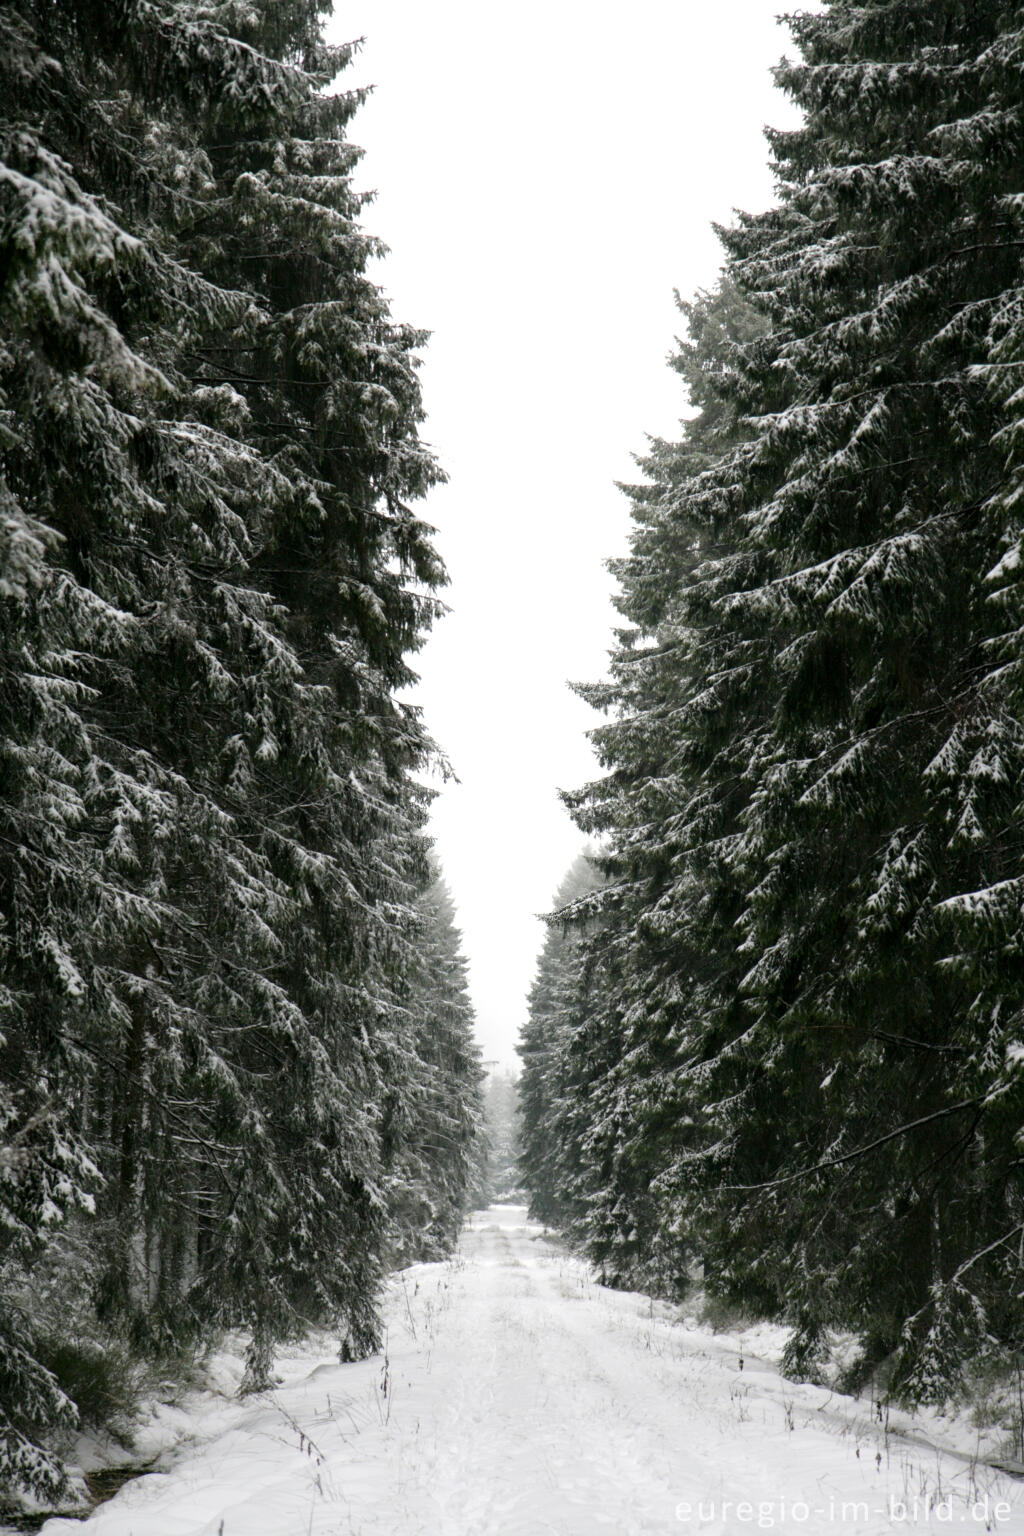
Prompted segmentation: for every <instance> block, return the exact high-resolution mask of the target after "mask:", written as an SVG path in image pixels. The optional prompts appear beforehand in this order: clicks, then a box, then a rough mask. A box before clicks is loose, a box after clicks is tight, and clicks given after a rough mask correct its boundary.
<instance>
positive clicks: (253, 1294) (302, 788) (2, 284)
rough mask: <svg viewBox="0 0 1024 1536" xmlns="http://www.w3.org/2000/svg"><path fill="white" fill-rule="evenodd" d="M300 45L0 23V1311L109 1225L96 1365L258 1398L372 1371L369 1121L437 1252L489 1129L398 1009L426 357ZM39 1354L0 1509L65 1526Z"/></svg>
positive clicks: (19, 1384)
mask: <svg viewBox="0 0 1024 1536" xmlns="http://www.w3.org/2000/svg"><path fill="white" fill-rule="evenodd" d="M322 13H323V7H322V6H321V5H320V4H319V3H317V0H289V3H288V4H287V5H281V4H278V3H270V0H257V3H255V4H250V5H246V6H244V7H238V6H233V5H227V6H222V5H217V6H213V7H210V6H205V5H198V4H196V5H191V4H178V3H170V0H129V3H126V4H124V5H119V6H116V7H109V6H103V5H97V4H95V3H93V0H73V3H70V4H67V5H61V6H58V7H54V6H53V5H50V4H47V3H43V0H15V3H14V4H13V5H11V6H8V7H6V8H5V9H4V12H3V14H2V16H0V100H2V102H3V107H2V109H0V591H2V595H3V597H4V604H3V611H2V614H0V648H2V654H3V661H2V665H0V820H2V833H3V836H2V839H0V911H2V914H3V918H2V926H0V1008H2V1016H0V1028H2V1041H0V1047H2V1052H3V1057H2V1087H0V1310H2V1297H3V1295H4V1294H13V1292H14V1291H18V1292H19V1294H20V1291H21V1289H22V1288H23V1284H24V1278H25V1275H26V1273H31V1271H32V1269H33V1266H39V1265H41V1264H45V1263H46V1260H47V1255H48V1254H49V1253H50V1252H51V1251H52V1248H53V1234H54V1233H55V1232H56V1231H57V1230H59V1228H60V1224H61V1222H62V1221H63V1220H65V1219H66V1218H67V1216H68V1215H69V1213H72V1212H75V1211H76V1210H77V1211H84V1212H87V1213H88V1212H92V1211H95V1220H94V1221H93V1222H92V1223H91V1224H90V1226H89V1232H90V1237H89V1240H88V1267H89V1273H90V1282H91V1284H92V1285H93V1290H94V1299H95V1307H96V1313H97V1317H98V1320H99V1323H100V1325H102V1327H105V1328H106V1329H108V1330H110V1331H113V1332H116V1333H117V1334H118V1335H119V1336H120V1337H122V1338H124V1339H125V1340H126V1341H127V1342H128V1343H129V1344H130V1346H131V1347H132V1348H133V1349H135V1350H137V1351H141V1352H143V1353H148V1354H162V1353H166V1352H167V1351H173V1350H174V1349H176V1348H178V1347H179V1346H180V1345H181V1344H182V1343H183V1342H184V1341H187V1340H190V1339H202V1338H205V1337H208V1336H209V1335H210V1333H211V1331H212V1330H215V1329H217V1328H218V1327H221V1326H223V1325H225V1324H229V1325H242V1326H246V1327H248V1328H249V1330H250V1332H251V1337H252V1347H251V1351H250V1358H249V1362H248V1366H249V1368H248V1373H247V1385H248V1386H249V1387H253V1388H258V1387H260V1386H262V1385H264V1384H265V1383H266V1381H267V1379H268V1374H269V1370H270V1363H271V1359H272V1353H273V1347H274V1344H275V1342H276V1341H277V1340H279V1339H281V1338H284V1337H289V1336H294V1335H295V1334H296V1333H298V1332H300V1331H301V1330H303V1329H304V1328H306V1327H308V1326H309V1324H311V1323H318V1324H331V1325H334V1326H336V1327H337V1328H338V1330H339V1333H340V1334H341V1337H342V1340H343V1348H344V1349H345V1351H346V1352H347V1353H348V1354H349V1355H359V1354H363V1353H365V1352H366V1351H368V1350H371V1349H373V1348H374V1347H375V1344H376V1340H377V1332H378V1328H377V1317H376V1294H377V1289H378V1284H379V1280H380V1277H381V1275H382V1272H383V1269H384V1266H385V1264H386V1262H387V1260H388V1257H389V1254H390V1253H391V1251H392V1246H393V1240H392V1235H391V1232H390V1229H389V1228H390V1215H389V1191H390V1188H391V1180H392V1176H393V1168H394V1159H395V1155H396V1154H395V1137H394V1132H393V1126H394V1123H395V1122H396V1121H402V1122H403V1123H404V1126H405V1128H404V1129H403V1132H402V1144H403V1145H404V1146H405V1147H406V1148H408V1147H411V1146H414V1145H416V1144H417V1138H420V1139H421V1140H422V1138H423V1137H424V1136H425V1135H426V1134H427V1133H426V1130H425V1129H424V1127H423V1126H421V1125H420V1124H419V1117H420V1115H421V1114H422V1115H423V1116H424V1117H425V1118H426V1119H427V1120H430V1121H431V1123H432V1124H435V1125H436V1123H437V1121H438V1116H439V1114H441V1110H440V1108H439V1104H438V1099H439V1096H440V1094H441V1093H442V1090H443V1094H444V1095H445V1108H444V1114H445V1115H447V1116H448V1117H449V1118H450V1119H451V1121H452V1123H453V1124H456V1125H457V1126H458V1135H457V1136H456V1138H455V1143H456V1144H455V1146H454V1148H453V1149H452V1152H451V1156H452V1164H453V1169H454V1171H453V1172H452V1173H451V1175H450V1188H449V1190H448V1194H447V1196H446V1197H445V1199H446V1201H447V1203H445V1201H444V1200H442V1201H441V1202H440V1205H438V1208H437V1209H436V1210H435V1209H434V1206H435V1204H437V1202H436V1201H435V1194H436V1188H435V1186H437V1185H444V1184H445V1181H446V1180H449V1174H448V1173H447V1172H446V1171H442V1164H443V1161H444V1157H445V1156H447V1153H446V1154H441V1153H440V1152H432V1153H431V1155H430V1157H427V1158H425V1159H423V1160H421V1161H422V1163H423V1167H418V1168H413V1169H411V1170H410V1175H409V1176H410V1178H413V1179H415V1178H417V1177H419V1175H420V1173H424V1176H425V1177H427V1178H428V1181H433V1182H432V1184H431V1193H430V1194H429V1196H428V1197H427V1204H428V1205H429V1206H430V1208H431V1216H430V1220H431V1221H433V1222H434V1223H435V1225H436V1228H437V1232H436V1234H435V1235H436V1240H437V1241H438V1242H440V1241H447V1240H449V1239H450V1236H451V1231H452V1228H453V1225H454V1223H455V1221H456V1214H455V1213H456V1210H457V1208H458V1202H459V1198H460V1197H459V1191H460V1189H461V1183H460V1180H461V1179H462V1177H463V1175H462V1174H461V1173H460V1172H459V1169H460V1168H461V1166H462V1163H463V1162H464V1158H465V1154H464V1150H463V1148H462V1144H461V1141H460V1140H459V1138H460V1137H462V1136H463V1134H464V1133H465V1134H468V1130H467V1129H466V1128H467V1126H468V1125H469V1123H470V1121H471V1120H472V1103H473V1096H474V1093H475V1072H476V1068H475V1066H474V1064H473V1061H472V1052H471V1050H470V1049H469V1048H468V1046H467V1045H466V1043H465V1041H464V1040H463V1039H462V1036H461V1035H460V1034H459V1031H460V1030H461V1031H462V1032H463V1034H464V1033H465V1030H466V1028H467V1027H468V1025H467V1018H466V1014H465V1004H464V999H463V998H461V997H460V995H459V992H458V988H459V983H458V978H457V976H455V975H454V973H452V974H450V975H448V976H446V977H441V976H438V977H437V978H436V990H437V997H438V999H440V998H441V996H442V994H443V993H444V989H445V987H446V986H449V985H450V986H451V987H453V988H454V993H453V994H452V996H451V997H450V998H449V997H448V994H444V997H445V1006H447V1005H448V1003H449V1002H450V1004H451V1007H452V1008H454V1009H455V1012H456V1014H457V1015H458V1017H457V1021H456V1022H450V1023H449V1026H447V1028H448V1035H447V1037H446V1038H447V1041H448V1044H447V1045H446V1046H442V1044H441V1039H440V1032H438V1033H437V1034H434V1033H433V1024H432V1020H431V1018H428V1017H427V1012H426V1011H425V1010H426V1009H427V1005H426V1003H425V1002H424V1004H423V1006H422V1007H421V1008H420V1012H419V1013H418V1014H417V1012H416V1010H415V1009H410V1007H409V996H410V989H411V988H414V985H415V984H414V983H413V981H412V980H411V977H412V973H413V971H414V970H415V968H416V967H417V966H419V965H420V964H421V960H420V950H419V946H420V944H421V941H423V938H424V926H423V922H422V919H421V917H420V916H419V915H418V914H417V911H416V909H415V903H416V900H417V897H418V896H419V894H420V893H421V891H422V890H423V888H424V885H425V884H426V882H427V879H428V874H427V865H426V843H425V839H424V837H423V832H422V826H423V820H424V815H425V807H424V797H423V793H422V791H421V790H419V789H418V788H417V787H416V785H415V782H414V779H413V777H412V775H413V773H414V771H415V770H416V769H418V768H420V767H422V766H423V764H424V763H425V762H426V760H427V758H428V756H429V754H430V752H431V750H432V749H431V746H430V743H429V741H428V739H427V737H426V734H425V732H424V729H423V727H422V725H421V723H420V721H419V718H418V715H417V712H416V711H415V710H414V709H412V708H411V707H410V706H408V705H406V704H404V703H402V702H400V701H399V698H398V693H399V691H400V690H401V689H402V687H403V686H404V685H406V684H407V683H408V682H409V681H410V680H411V678H412V673H411V671H410V669H409V656H410V654H411V653H412V652H414V651H415V649H416V648H417V646H418V645H419V644H420V643H421V641H422V639H423V636H424V634H425V632H426V630H427V628H428V627H429V625H430V623H431V621H432V619H433V616H434V614H435V612H436V608H437V604H436V599H435V598H434V596H433V595H432V594H433V591H434V589H435V588H436V587H437V586H438V585H439V584H440V583H441V582H442V581H443V580H444V572H443V569H442V567H441V565H440V562H439V560H438V558H437V556H436V554H435V552H434V550H433V548H432V545H431V542H430V532H431V531H430V530H429V529H428V528H427V527H426V525H425V524H424V523H423V522H422V520H420V519H419V518H418V517H417V516H416V515H415V514H414V512H413V511H412V504H413V503H414V502H415V501H416V499H417V498H419V497H422V495H423V494H424V492H425V491H426V490H428V489H429V487H430V486H431V485H433V484H434V483H436V482H437V481H438V479H439V478H440V471H439V470H438V468H437V466H436V464H435V462H434V460H433V458H432V456H431V454H430V453H429V451H428V450H427V449H426V448H425V447H424V446H423V445H422V443H421V442H420V441H419V437H418V424H419V422H420V419H421V416H422V406H421V399H420V391H419V384H418V377H417V368H418V362H417V349H418V347H419V346H420V344H421V342H422V341H423V336H422V334H421V333H419V332H416V331H414V330H412V329H411V328H409V327H407V326H404V325H401V324H398V323H396V322H395V321H394V320H393V319H392V318H391V316H390V314H389V313H388V309H387V305H386V302H385V300H384V298H383V296H382V294H381V292H380V290H379V289H378V288H377V287H376V286H375V285H374V283H373V282H372V281H371V280H370V279H369V277H368V276H367V274H366V265H367V261H368V259H369V258H370V256H371V255H374V254H376V253H377V252H378V251H379V249H380V247H379V245H378V243H377V242H375V241H374V240H373V239H372V238H371V237H369V236H368V235H366V234H365V233H364V232H363V230H362V229H361V227H360V224H359V217H360V214H361V210H362V207H363V203H364V201H365V199H364V198H363V196H362V195H361V194H360V193H358V192H357V191H356V190H355V188H354V187H353V184H352V173H353V170H354V167H355V164H356V161H357V159H358V151H356V150H355V149H354V148H353V147H352V146H351V145H350V144H349V143H348V142H347V140H346V137H345V129H346V125H347V123H348V120H349V118H350V117H351V115H352V112H353V111H354V110H355V108H356V107H357V105H358V95H355V96H353V95H351V94H345V93H340V94H339V93H337V92H334V91H332V89H331V83H332V81H333V79H334V77H335V76H336V75H337V73H338V72H339V71H340V70H341V69H343V67H344V65H345V64H346V62H347V59H348V56H349V50H347V49H332V48H328V47H326V46H325V45H324V43H323V40H322V36H321V31H320V23H321V17H322ZM427 963H428V966H429V963H430V962H427ZM438 1006H439V1007H440V1002H439V1003H438ZM460 1010H461V1011H460ZM457 1038H458V1044H457V1045H456V1039H457ZM445 1051H447V1054H445ZM424 1170H427V1171H426V1172H424ZM441 1206H443V1210H442V1209H441ZM407 1226H408V1222H407ZM4 1326H5V1328H6V1326H7V1323H6V1322H5V1325H4ZM22 1335H23V1336H22ZM33 1348H34V1346H33V1345H32V1344H31V1341H30V1340H29V1338H28V1336H27V1334H26V1333H25V1329H24V1328H23V1329H22V1330H21V1335H19V1334H18V1332H17V1330H15V1331H14V1332H13V1333H12V1334H11V1336H10V1337H8V1335H7V1334H6V1333H5V1335H4V1345H3V1348H2V1351H0V1354H2V1362H0V1368H2V1369H3V1370H4V1371H6V1372H7V1379H8V1382H9V1386H10V1389H11V1390H10V1393H9V1394H8V1397H7V1401H9V1402H11V1403H12V1404H14V1405H15V1411H14V1416H13V1417H12V1418H11V1420H10V1425H9V1426H8V1427H7V1428H4V1431H3V1432H4V1441H3V1444H4V1450H3V1451H0V1458H3V1459H2V1460H0V1477H6V1478H8V1479H10V1480H11V1481H12V1483H15V1484H17V1483H21V1484H23V1485H25V1486H27V1487H29V1488H31V1489H34V1490H35V1491H36V1492H42V1493H43V1494H44V1496H50V1495H51V1494H52V1492H53V1488H54V1486H55V1484H54V1482H53V1476H51V1470H50V1467H51V1463H50V1462H49V1461H47V1459H46V1453H45V1451H41V1450H32V1448H31V1446H32V1443H34V1442H33V1436H35V1437H36V1439H38V1432H39V1431H40V1430H42V1429H44V1428H45V1426H46V1424H48V1423H49V1424H56V1423H58V1422H66V1421H67V1419H68V1415H69V1414H70V1412H71V1410H70V1408H69V1407H67V1405H66V1403H65V1399H64V1397H63V1396H62V1395H61V1393H60V1391H59V1389H58V1388H57V1386H56V1385H55V1384H54V1378H53V1376H52V1374H51V1373H49V1372H48V1371H47V1370H46V1369H45V1367H44V1366H43V1365H42V1364H41V1363H40V1361H39V1360H37V1359H36V1358H35V1356H34V1355H33V1353H32V1351H33ZM33 1362H34V1363H33ZM65 1363H66V1362H65ZM93 1363H94V1364H95V1362H93ZM62 1369H63V1366H62ZM98 1369H99V1367H98V1366H97V1370H98ZM86 1374H87V1373H86ZM83 1385H85V1378H84V1377H83ZM19 1403H21V1404H22V1406H21V1407H20V1408H19V1407H18V1406H17V1405H18V1404H19ZM19 1436H21V1437H22V1438H20V1439H19V1438H18V1437H19ZM26 1437H27V1439H26ZM23 1442H24V1443H23ZM25 1445H28V1449H27V1450H26V1449H25ZM32 1456H38V1457H40V1458H42V1459H41V1460H38V1461H37V1462H36V1463H33V1464H32V1466H30V1465H29V1462H30V1461H31V1458H32ZM26 1458H28V1459H26ZM33 1467H34V1470H33ZM53 1475H57V1474H53Z"/></svg>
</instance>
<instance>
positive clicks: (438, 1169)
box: [385, 873, 483, 1263]
mask: <svg viewBox="0 0 1024 1536" xmlns="http://www.w3.org/2000/svg"><path fill="white" fill-rule="evenodd" d="M416 916H417V920H418V927H417V932H416V936H415V950H416V957H415V960H414V963H413V965H412V967H411V970H410V973H409V980H408V995H407V1007H408V1010H409V1013H410V1015H411V1019H412V1026H413V1033H412V1052H411V1055H410V1057H409V1059H408V1060H407V1061H406V1062H404V1063H402V1064H398V1063H396V1064H395V1065H394V1066H393V1067H392V1069H391V1071H390V1073H389V1077H388V1083H387V1089H386V1094H387V1098H386V1102H387V1104H388V1106H389V1110H390V1113H391V1120H390V1121H389V1122H388V1123H387V1125H386V1131H385V1138H386V1147H387V1146H388V1145H393V1147H394V1154H393V1156H394V1160H393V1166H392V1169H391V1175H390V1186H389V1194H388V1199H389V1206H390V1211H391V1220H392V1225H393V1229H394V1237H393V1243H394V1253H393V1257H394V1260H395V1262H396V1263H412V1262H414V1261H429V1260H432V1259H439V1258H443V1257H445V1255H447V1254H448V1253H450V1252H451V1250H452V1248H453V1247H454V1244H455V1240H456V1238H457V1237H458V1233H459V1229H460V1227H461V1226H462V1222H463V1220H464V1218H465V1215H466V1210H467V1207H468V1204H469V1198H470V1193H471V1186H472V1182H473V1177H474V1173H475V1168H476V1156H477V1140H478V1137H479V1136H480V1134H481V1129H482V1097H481V1087H480V1085H481V1081H482V1078H483V1069H482V1067H481V1066H480V1048H479V1046H478V1045H477V1044H476V1042H475V1040H474V1037H473V1005H472V1003H471V1002H470V998H469V992H468V987H467V980H466V961H465V958H464V956H463V954H462V950H461V939H460V934H459V930H458V929H457V928H456V926H455V907H454V905H453V903H452V898H451V894H450V892H449V890H448V887H447V886H446V885H445V883H444V880H443V879H442V877H441V876H440V875H439V874H436V873H435V874H434V877H433V879H432V880H431V883H430V885H429V886H428V887H427V889H426V890H425V891H424V892H423V894H422V895H421V896H420V898H419V900H418V901H417V903H416Z"/></svg>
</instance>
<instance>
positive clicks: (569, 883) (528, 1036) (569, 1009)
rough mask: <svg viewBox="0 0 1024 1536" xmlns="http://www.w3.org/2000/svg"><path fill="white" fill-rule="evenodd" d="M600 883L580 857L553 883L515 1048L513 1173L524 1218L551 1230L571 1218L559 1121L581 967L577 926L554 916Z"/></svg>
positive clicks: (569, 1095) (566, 1139) (572, 1161)
mask: <svg viewBox="0 0 1024 1536" xmlns="http://www.w3.org/2000/svg"><path fill="white" fill-rule="evenodd" d="M600 879H601V877H600V874H599V873H598V870H597V868H596V866H595V864H594V862H593V861H592V859H591V858H590V857H589V856H587V855H586V854H580V856H579V857H578V858H577V859H575V860H574V861H573V863H572V865H571V866H570V867H569V869H568V871H567V872H566V875H565V878H564V879H563V881H562V883H561V884H560V885H559V887H558V890H557V891H556V893H555V899H554V909H553V911H552V914H551V916H550V917H549V918H548V930H547V933H546V934H545V936H544V945H543V948H542V950H541V953H540V958H539V959H538V962H537V975H536V977H535V979H534V982H533V986H532V987H531V988H530V995H529V998H528V1001H527V1007H528V1014H527V1019H526V1022H525V1023H524V1024H523V1027H522V1031H521V1034H520V1039H519V1044H518V1045H517V1047H516V1049H517V1051H518V1053H519V1056H520V1059H521V1061H522V1064H523V1066H522V1072H521V1074H520V1078H519V1170H520V1174H521V1177H522V1182H523V1188H524V1189H525V1190H526V1191H527V1193H528V1195H529V1203H530V1215H531V1216H533V1217H534V1218H535V1219H536V1220H538V1221H543V1222H546V1223H548V1224H549V1225H551V1226H555V1227H564V1226H565V1225H566V1224H567V1223H568V1221H569V1220H570V1219H571V1216H572V1214H573V1209H572V1195H573V1192H574V1188H575V1181H576V1179H577V1177H578V1174H579V1168H578V1164H579V1147H578V1146H577V1145H576V1143H575V1139H574V1138H573V1137H572V1136H571V1135H570V1134H569V1127H568V1124H567V1116H568V1115H571V1113H572V1109H573V1098H574V1095H573V1092H572V1079H571V1077H570V1073H571V1069H572V1058H571V1050H572V1035H573V1025H574V1023H575V1022H576V1019H577V1012H578V1010H577V1000H578V997H579V994H580V990H581V985H582V970H583V952H582V948H581V936H580V932H579V929H578V928H571V929H570V928H569V927H568V926H567V921H568V920H567V918H566V917H564V916H562V915H561V914H562V913H564V910H565V909H566V908H567V907H569V906H570V904H572V903H577V902H579V901H580V900H581V898H584V897H586V896H587V895H588V894H589V893H590V892H592V891H593V890H594V889H596V887H597V886H598V885H599V884H600ZM577 921H578V922H580V923H581V922H582V919H581V918H579V917H578V918H577Z"/></svg>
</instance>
